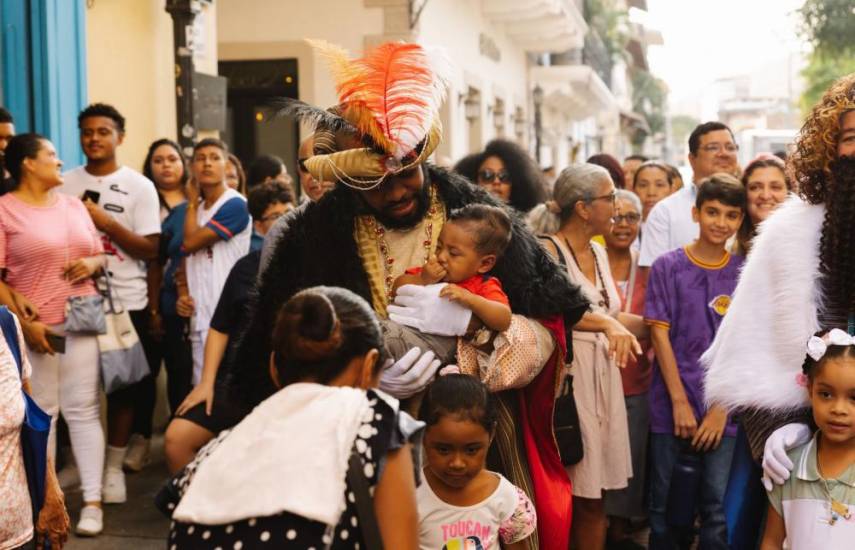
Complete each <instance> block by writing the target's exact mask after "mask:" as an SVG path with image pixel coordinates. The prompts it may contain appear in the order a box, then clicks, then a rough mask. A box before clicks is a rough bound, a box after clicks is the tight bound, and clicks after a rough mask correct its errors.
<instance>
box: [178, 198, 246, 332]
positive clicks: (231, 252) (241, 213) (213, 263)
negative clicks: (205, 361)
mask: <svg viewBox="0 0 855 550" xmlns="http://www.w3.org/2000/svg"><path fill="white" fill-rule="evenodd" d="M196 221H197V222H198V223H199V227H208V228H209V229H211V230H213V231H214V232H215V233H216V234H217V235H218V236H219V237H220V240H218V241H217V242H215V243H214V244H212V245H211V246H209V247H207V248H203V249H202V250H197V251H196V252H194V253H192V254H190V255H189V256H187V262H186V266H187V285H188V287H189V290H190V296H191V297H192V298H193V305H194V308H195V312H194V314H193V330H194V331H200V332H203V333H207V332H208V327H209V326H210V324H211V317H213V316H214V310H215V309H216V307H217V302H218V301H219V299H220V294H221V293H222V291H223V285H225V284H226V278H227V277H228V276H229V272H230V271H231V270H232V267H233V266H234V265H235V262H237V261H238V260H239V259H241V258H243V257H244V256H246V255H247V254H248V253H249V241H250V238H251V237H252V223H251V222H252V218H250V215H249V210H247V206H246V199H244V198H243V196H242V195H241V194H240V193H238V192H237V191H235V190H234V189H226V191H225V192H224V193H223V194H222V196H221V197H220V198H219V199H217V202H215V203H214V204H213V205H212V206H211V208H208V209H206V208H204V203H203V204H202V205H200V206H199V209H198V210H197V212H196Z"/></svg>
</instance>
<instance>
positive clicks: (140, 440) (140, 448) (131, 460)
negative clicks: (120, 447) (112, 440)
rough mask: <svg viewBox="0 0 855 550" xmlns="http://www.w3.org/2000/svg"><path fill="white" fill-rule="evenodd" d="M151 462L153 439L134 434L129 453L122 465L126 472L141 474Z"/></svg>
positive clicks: (129, 445) (129, 444)
mask: <svg viewBox="0 0 855 550" xmlns="http://www.w3.org/2000/svg"><path fill="white" fill-rule="evenodd" d="M150 462H151V439H149V438H146V437H143V436H141V435H140V434H134V435H133V436H131V440H130V442H129V443H128V452H127V454H125V460H124V462H123V463H122V466H124V468H125V471H126V472H139V471H140V470H142V469H143V468H145V467H146V466H148V465H149V463H150Z"/></svg>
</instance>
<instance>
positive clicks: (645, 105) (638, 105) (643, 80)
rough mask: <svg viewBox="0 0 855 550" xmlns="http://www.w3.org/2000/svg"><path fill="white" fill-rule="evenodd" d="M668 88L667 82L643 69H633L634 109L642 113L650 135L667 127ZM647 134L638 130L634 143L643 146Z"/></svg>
mask: <svg viewBox="0 0 855 550" xmlns="http://www.w3.org/2000/svg"><path fill="white" fill-rule="evenodd" d="M667 99H668V88H667V87H666V86H665V83H664V82H663V81H662V80H661V79H659V78H656V77H655V76H653V75H652V74H650V73H649V72H647V71H645V70H643V69H634V70H633V71H632V110H633V111H635V112H636V113H639V114H641V115H642V116H643V117H644V119H645V120H646V121H647V125H648V126H649V127H650V135H656V134H658V133H659V132H662V131H663V130H664V129H665V103H666V100H667ZM645 139H647V135H645V134H644V133H643V132H637V133H636V135H635V136H634V139H633V140H632V143H633V145H635V146H636V147H641V145H643V144H644V140H645Z"/></svg>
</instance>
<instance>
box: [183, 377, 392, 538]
mask: <svg viewBox="0 0 855 550" xmlns="http://www.w3.org/2000/svg"><path fill="white" fill-rule="evenodd" d="M368 398H369V404H370V407H369V410H368V411H367V412H366V414H365V417H364V418H363V419H362V424H361V426H360V428H359V431H358V433H357V436H356V442H355V445H356V449H357V451H358V452H359V454H360V457H361V458H362V462H363V464H364V465H365V466H364V473H365V477H366V478H367V479H368V484H369V487H370V490H371V493H372V494H373V492H374V488H375V486H376V484H377V479H378V472H379V471H380V470H381V468H382V463H381V462H382V459H383V458H384V457H385V456H386V453H388V452H389V451H391V450H394V449H397V448H399V447H401V446H402V445H403V444H404V440H403V439H404V438H403V436H402V435H401V432H400V430H399V427H398V418H399V417H398V414H397V413H396V411H394V410H393V409H392V408H391V407H390V406H389V405H388V404H386V403H385V402H384V401H383V400H382V399H380V398H378V397H377V394H375V393H374V392H371V391H369V392H368ZM226 437H228V432H223V433H222V434H220V436H219V437H217V438H216V439H214V440H213V441H211V442H210V443H209V444H208V445H206V446H205V447H203V448H202V450H201V451H200V452H199V455H198V456H197V458H196V460H194V461H193V462H191V463H190V464H189V465H188V466H187V467H186V468H185V469H184V470H183V471H182V472H181V473H180V474H179V475H178V476H176V477H175V478H173V480H172V481H171V482H170V483H171V484H172V485H173V486H174V489H175V492H176V493H177V495H179V498H180V495H183V494H184V491H185V490H186V489H187V487H188V486H189V484H190V481H191V480H192V478H193V475H194V474H195V473H196V470H197V468H198V467H199V465H200V464H201V463H202V462H204V460H205V458H207V457H208V456H209V455H210V454H211V453H212V452H213V450H214V449H215V448H216V447H217V446H218V445H219V444H220V442H222V441H223V440H224V439H225V438H226ZM283 489H284V488H283ZM346 491H347V492H346V494H345V503H346V505H347V507H346V509H345V511H344V513H343V514H342V516H341V519H340V520H339V523H338V525H336V526H334V527H333V526H327V525H324V524H323V523H319V522H316V521H310V520H307V519H305V518H303V517H300V516H296V515H294V514H291V513H287V512H284V513H281V514H276V515H274V516H268V517H260V518H251V519H247V520H243V521H236V522H234V523H232V524H229V525H198V524H187V523H180V522H175V521H173V522H172V524H171V525H170V529H169V541H168V543H167V548H169V549H170V550H179V549H188V548H193V549H197V548H198V549H205V548H210V549H216V550H247V549H250V548H294V549H297V548H299V549H301V550H313V549H314V550H325V549H327V548H332V549H345V548H347V549H359V548H364V546H365V544H364V542H363V540H362V532H361V530H360V528H359V517H358V514H357V512H356V497H355V496H354V494H353V492H352V491H351V489H350V484H349V483H348V486H347V489H346ZM173 504H175V505H177V502H175V503H173ZM223 505H224V506H228V503H227V502H224V503H223ZM170 509H174V506H173V507H172V508H170Z"/></svg>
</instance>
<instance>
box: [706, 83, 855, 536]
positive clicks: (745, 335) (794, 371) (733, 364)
mask: <svg viewBox="0 0 855 550" xmlns="http://www.w3.org/2000/svg"><path fill="white" fill-rule="evenodd" d="M789 174H790V177H791V179H792V181H793V184H794V185H796V186H798V188H799V195H798V196H797V197H796V196H793V197H791V198H790V199H788V200H787V201H786V202H784V203H783V204H782V205H781V206H780V207H779V208H778V209H777V212H776V214H775V215H774V216H772V217H770V218H769V219H768V220H767V221H766V222H765V223H764V224H763V225H762V226H761V227H760V229H759V232H758V235H757V237H756V238H755V239H754V241H753V244H752V251H751V256H750V257H749V258H748V261H747V262H746V263H745V267H744V268H743V271H742V275H741V277H740V280H739V285H738V286H737V288H736V292H735V293H734V295H733V301H732V303H731V304H730V308H729V310H728V313H727V316H726V317H725V318H724V321H723V322H722V325H721V327H720V328H719V331H718V334H717V336H716V339H715V341H714V342H713V344H712V346H711V347H710V349H708V350H707V352H706V353H705V355H704V357H703V361H704V363H705V365H706V367H707V374H706V380H705V389H706V393H707V400H708V402H710V403H717V404H721V405H724V406H725V407H727V408H728V409H729V410H730V411H738V412H739V413H740V415H741V420H742V426H743V428H744V429H745V433H746V435H747V436H748V443H749V445H750V449H751V453H752V455H753V458H754V459H755V460H756V461H760V460H761V459H762V465H763V470H764V472H765V475H764V485H766V487H767V489H771V487H772V482H774V483H778V484H781V483H783V482H784V481H785V480H786V479H787V478H789V476H790V471H791V470H792V468H793V463H792V461H791V460H790V458H789V457H788V456H787V452H788V451H789V450H791V449H793V448H795V447H797V446H798V445H801V444H804V443H805V442H807V440H808V439H809V438H810V437H811V428H810V427H809V421H810V418H811V415H810V402H809V400H808V392H807V391H806V388H805V385H804V377H803V376H801V365H802V362H803V360H804V346H805V342H807V341H808V339H809V338H810V337H811V335H813V334H815V333H817V332H819V331H820V330H828V329H832V328H842V329H844V330H848V332H849V333H850V334H852V333H855V230H853V225H852V223H853V221H852V220H853V219H855V73H853V74H850V75H847V76H845V77H843V78H841V79H840V80H838V81H837V82H835V83H834V84H833V85H832V86H831V87H830V88H829V89H828V91H826V93H825V95H823V97H822V99H821V100H820V102H819V103H818V104H817V105H816V106H815V107H814V108H813V110H812V111H811V113H810V115H809V116H808V118H807V120H806V121H805V124H804V126H803V127H802V129H801V132H800V134H799V136H798V138H797V141H796V150H795V152H794V153H793V155H792V156H791V158H790V164H789ZM733 481H734V480H733V474H732V475H731V486H733ZM754 532H755V533H756V532H757V531H756V530H755V531H754ZM731 534H733V532H732V533H731Z"/></svg>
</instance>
